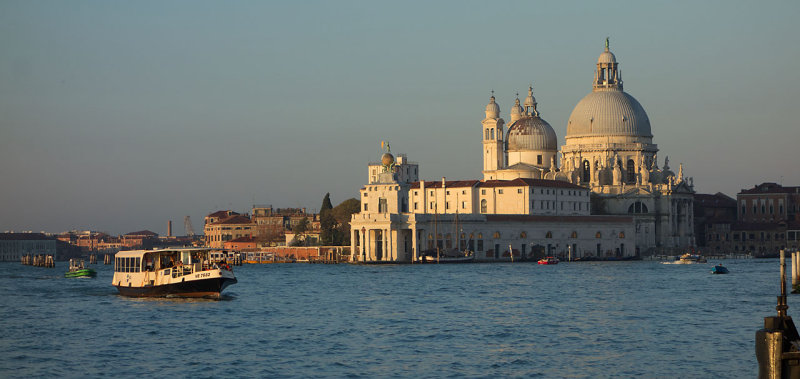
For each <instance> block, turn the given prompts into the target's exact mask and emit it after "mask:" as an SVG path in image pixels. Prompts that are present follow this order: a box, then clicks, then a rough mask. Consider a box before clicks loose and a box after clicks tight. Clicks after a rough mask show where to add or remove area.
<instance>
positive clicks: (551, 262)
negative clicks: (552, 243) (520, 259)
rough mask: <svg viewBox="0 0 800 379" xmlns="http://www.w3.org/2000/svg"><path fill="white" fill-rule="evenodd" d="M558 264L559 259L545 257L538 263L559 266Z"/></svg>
mask: <svg viewBox="0 0 800 379" xmlns="http://www.w3.org/2000/svg"><path fill="white" fill-rule="evenodd" d="M558 262H559V261H558V258H556V257H544V258H542V259H540V260H539V262H538V263H539V264H540V265H557V264H558Z"/></svg>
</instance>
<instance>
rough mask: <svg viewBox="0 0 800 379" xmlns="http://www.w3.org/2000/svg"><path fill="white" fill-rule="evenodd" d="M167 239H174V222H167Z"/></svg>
mask: <svg viewBox="0 0 800 379" xmlns="http://www.w3.org/2000/svg"><path fill="white" fill-rule="evenodd" d="M167 237H172V220H168V221H167Z"/></svg>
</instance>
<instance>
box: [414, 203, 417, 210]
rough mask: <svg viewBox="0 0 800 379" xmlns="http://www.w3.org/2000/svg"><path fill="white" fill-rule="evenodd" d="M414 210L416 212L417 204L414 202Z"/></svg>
mask: <svg viewBox="0 0 800 379" xmlns="http://www.w3.org/2000/svg"><path fill="white" fill-rule="evenodd" d="M414 210H417V202H416V201H415V202H414Z"/></svg>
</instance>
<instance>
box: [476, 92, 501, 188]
mask: <svg viewBox="0 0 800 379" xmlns="http://www.w3.org/2000/svg"><path fill="white" fill-rule="evenodd" d="M504 124H505V121H503V119H502V118H500V106H499V105H498V104H497V103H496V102H495V99H494V91H492V97H491V98H489V104H487V105H486V118H484V119H483V121H482V122H481V125H482V129H483V130H482V131H481V134H482V136H483V179H484V180H488V179H497V176H496V174H495V171H497V170H499V169H501V168H503V158H504V157H503V125H504Z"/></svg>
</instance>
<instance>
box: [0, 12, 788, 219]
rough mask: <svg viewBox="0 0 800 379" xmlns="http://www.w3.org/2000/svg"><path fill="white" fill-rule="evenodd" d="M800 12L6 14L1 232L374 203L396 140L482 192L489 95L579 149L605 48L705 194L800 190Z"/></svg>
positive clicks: (663, 147)
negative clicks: (520, 105)
mask: <svg viewBox="0 0 800 379" xmlns="http://www.w3.org/2000/svg"><path fill="white" fill-rule="evenodd" d="M798 4H800V2H797V1H779V2H775V1H766V2H750V1H706V2H696V1H659V2H651V1H647V2H644V1H642V2H638V1H624V2H620V1H603V2H597V1H586V2H584V1H570V2H542V3H541V4H539V3H538V2H531V1H519V2H502V1H497V2H495V1H452V2H428V1H421V2H405V1H403V2H397V1H395V2H383V1H357V2H354V1H329V2H312V1H285V2H265V1H228V2H222V1H195V0H191V1H188V0H187V1H107V0H103V1H80V0H75V1H31V0H20V1H11V0H5V1H2V2H0V51H2V53H1V54H0V177H2V184H0V209H1V210H2V211H1V213H0V231H2V230H16V231H20V230H34V231H39V230H45V231H49V232H60V231H65V230H69V229H94V230H101V231H107V232H110V233H113V234H118V233H127V232H131V231H136V230H141V229H150V230H152V231H155V232H157V233H160V234H165V233H166V223H167V220H173V223H174V224H175V230H176V231H178V232H181V231H182V229H183V228H182V224H183V223H182V221H183V217H184V216H185V215H191V217H192V220H193V222H194V226H195V229H197V230H200V229H201V227H202V217H203V216H204V215H205V214H207V213H209V212H212V211H215V210H218V209H233V210H236V211H239V212H247V211H249V208H250V206H251V205H252V203H253V202H254V201H255V202H256V203H260V204H272V205H273V206H275V207H307V208H309V209H316V208H318V207H319V206H320V204H321V202H322V197H323V196H324V195H325V193H326V192H330V193H331V199H332V201H333V203H334V204H338V203H339V202H341V201H343V200H345V199H347V198H350V197H355V196H357V194H358V192H357V191H358V189H359V188H360V187H361V186H362V185H363V184H364V183H365V182H366V180H367V175H366V164H367V162H368V161H374V160H377V159H378V153H379V147H380V141H381V140H388V141H390V142H391V146H392V151H393V152H395V153H406V154H408V156H409V158H410V159H411V160H413V161H416V162H419V163H420V165H421V166H420V172H421V176H422V178H423V179H429V180H433V179H441V177H442V176H446V177H447V178H448V179H454V180H455V179H470V178H480V177H481V174H480V172H481V169H482V167H481V164H482V163H481V162H482V157H481V145H480V138H481V132H480V131H481V126H480V121H481V120H482V119H483V117H484V114H483V110H484V107H485V105H486V103H487V101H488V97H489V95H490V92H489V91H490V90H492V89H494V90H495V91H496V96H497V101H498V102H499V103H500V107H501V110H502V115H503V117H505V118H508V111H509V109H510V107H511V105H512V104H513V99H514V94H515V93H516V92H520V93H521V94H524V93H525V91H526V88H527V86H528V84H529V83H531V82H532V83H533V84H534V90H535V95H536V98H537V100H538V102H539V110H540V111H541V113H542V116H543V118H544V119H545V120H547V121H548V122H549V123H550V124H551V125H552V126H553V128H554V129H555V131H556V134H557V135H558V136H559V144H563V141H564V134H565V132H566V120H567V118H568V117H569V114H570V112H571V111H572V108H573V107H574V106H575V104H577V102H578V101H579V100H580V99H581V98H583V96H585V95H586V94H587V93H589V92H590V90H591V81H592V77H593V76H592V75H593V70H594V64H595V60H596V59H597V56H598V55H599V54H600V53H601V52H602V50H603V45H604V41H605V37H606V36H610V37H611V49H612V51H613V52H614V53H615V54H616V56H617V60H618V61H619V62H620V68H621V70H622V72H623V78H624V80H625V90H626V91H627V92H628V93H630V94H631V95H632V96H634V97H635V98H636V99H638V100H639V102H640V103H642V105H643V106H644V108H645V110H646V111H647V113H648V115H649V117H650V120H651V124H652V130H653V134H654V142H655V143H656V144H658V146H659V148H660V152H659V158H660V160H661V161H662V162H663V159H664V157H666V156H669V157H670V162H671V165H672V166H673V167H675V168H676V169H677V166H678V164H679V163H681V162H682V163H684V170H685V174H686V175H687V176H693V177H694V179H695V180H694V183H695V187H696V189H697V190H698V192H701V193H715V192H718V191H721V192H724V193H726V194H728V195H731V196H735V194H736V193H737V192H738V191H739V190H740V189H742V188H749V187H752V186H753V185H754V184H757V183H760V182H762V181H775V182H779V181H781V180H782V181H783V183H784V184H786V185H800V169H799V168H798V162H800V146H798V143H799V142H800V127H799V126H800V125H798V124H799V122H798V111H797V110H798V108H800V103H799V102H798V99H800V80H799V79H800V66H799V65H798V62H800V44H799V43H798V41H797V40H798V27H797V20H798V18H800V5H798Z"/></svg>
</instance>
